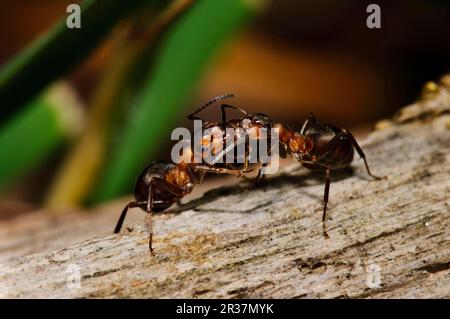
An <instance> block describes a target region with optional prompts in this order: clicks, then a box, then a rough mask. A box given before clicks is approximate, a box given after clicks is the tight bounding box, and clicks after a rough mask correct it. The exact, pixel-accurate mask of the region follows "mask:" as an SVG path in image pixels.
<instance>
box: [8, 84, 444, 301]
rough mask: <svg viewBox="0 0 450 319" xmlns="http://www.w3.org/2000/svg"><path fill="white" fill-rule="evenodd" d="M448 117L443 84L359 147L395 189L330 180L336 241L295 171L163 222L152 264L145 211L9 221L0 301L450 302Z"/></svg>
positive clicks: (211, 196)
mask: <svg viewBox="0 0 450 319" xmlns="http://www.w3.org/2000/svg"><path fill="white" fill-rule="evenodd" d="M449 113H450V80H449V78H448V77H444V78H443V79H442V80H441V83H439V84H438V85H437V88H436V87H435V88H434V89H433V90H432V91H430V92H425V94H424V97H423V98H422V99H421V100H420V101H418V102H417V103H415V104H413V105H411V106H408V107H406V108H404V109H402V111H401V112H400V113H399V114H397V115H396V116H395V117H394V118H393V119H391V120H384V121H381V122H379V123H378V125H377V129H376V131H374V132H373V133H371V134H370V135H369V136H368V138H367V139H365V140H364V141H360V142H361V143H360V144H361V145H362V147H363V149H364V151H365V153H366V155H367V158H368V161H369V165H370V166H371V169H372V171H373V173H375V174H378V175H385V176H387V177H388V178H387V179H386V180H373V179H371V178H370V177H369V176H368V175H367V174H366V171H365V168H364V164H363V161H362V160H358V158H357V157H356V158H355V161H354V163H353V164H352V169H351V170H345V171H341V172H334V173H333V175H332V184H331V192H330V203H329V211H328V214H329V218H328V219H327V227H328V233H329V235H330V238H329V239H326V238H324V237H323V235H322V223H321V210H322V206H321V201H322V196H323V188H324V183H323V176H321V175H318V174H314V173H311V172H308V171H307V170H305V169H302V168H301V167H300V166H299V165H298V164H297V163H295V162H292V164H291V165H289V166H288V167H287V168H284V169H282V171H281V172H280V173H279V174H277V175H273V176H269V177H268V178H267V179H266V180H265V182H264V183H262V184H261V185H259V186H258V187H256V188H254V189H252V190H250V191H247V190H246V184H245V182H241V183H235V184H233V185H231V186H227V187H221V188H218V189H213V190H211V191H208V192H206V193H205V194H204V195H203V197H201V198H198V199H195V200H192V201H189V202H187V203H186V204H185V205H183V206H181V207H177V208H174V209H172V210H169V211H168V212H165V213H161V214H156V215H154V230H155V237H154V248H155V253H156V255H155V256H154V257H151V256H150V254H149V251H148V229H147V226H146V224H145V223H144V222H143V221H142V218H143V215H144V214H143V213H142V212H140V211H139V210H132V211H130V213H129V218H130V219H127V221H126V223H127V228H128V230H124V231H123V232H122V234H118V235H111V234H110V231H111V229H112V228H113V226H114V223H115V219H116V218H117V217H118V214H119V213H120V211H121V209H122V207H123V205H124V203H125V202H126V201H125V200H120V201H118V202H115V203H111V204H108V205H106V206H103V207H99V208H96V209H95V210H94V211H95V212H93V213H91V214H88V213H82V212H73V213H71V214H66V215H57V216H54V215H50V214H48V212H46V211H40V212H36V213H33V214H28V215H21V216H19V217H17V218H12V219H11V218H9V219H6V220H2V221H0V263H1V264H0V297H3V298H17V297H20V298H23V297H29V298H104V297H106V298H110V297H112V298H114V297H126V298H147V297H150V298H170V297H175V298H181V297H183V298H246V297H249V298H342V297H344V298H346V297H350V298H391V297H395V298H413V297H417V298H448V297H449V296H450V115H449ZM131 224H133V225H132V226H131ZM78 273H79V275H80V282H79V286H77V285H76V278H75V277H74V276H76V275H77V274H78ZM74 278H75V279H74Z"/></svg>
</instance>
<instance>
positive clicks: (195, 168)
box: [114, 161, 242, 255]
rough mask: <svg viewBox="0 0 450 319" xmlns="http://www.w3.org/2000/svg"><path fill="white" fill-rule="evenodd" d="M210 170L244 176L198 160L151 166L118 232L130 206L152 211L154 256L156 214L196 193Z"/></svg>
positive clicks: (138, 184)
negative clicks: (197, 161)
mask: <svg viewBox="0 0 450 319" xmlns="http://www.w3.org/2000/svg"><path fill="white" fill-rule="evenodd" d="M206 173H216V174H235V175H241V174H242V172H241V171H239V170H230V169H226V168H216V167H208V166H205V165H202V164H196V163H184V162H180V163H178V164H174V163H170V162H165V161H159V162H153V163H151V164H150V165H148V166H147V167H146V168H145V169H144V170H143V171H142V172H141V174H140V175H139V177H138V179H137V181H136V185H135V188H134V198H135V200H134V201H132V202H130V203H128V204H127V205H126V206H125V208H124V209H123V211H122V214H121V215H120V217H119V220H118V221H117V225H116V228H115V229H114V233H118V232H120V229H121V228H122V225H123V222H124V220H125V216H126V214H127V211H128V209H129V208H133V207H139V208H141V209H143V210H144V211H145V212H146V213H148V219H149V227H150V234H149V249H150V252H151V254H152V255H153V245H152V241H153V227H152V226H153V224H152V213H154V212H160V211H163V210H165V209H167V208H169V207H170V206H171V205H172V204H174V203H175V202H177V201H179V200H180V199H181V198H183V197H184V196H186V195H187V194H189V193H190V192H192V190H193V188H194V186H195V184H199V183H201V182H202V181H203V178H204V176H205V174H206Z"/></svg>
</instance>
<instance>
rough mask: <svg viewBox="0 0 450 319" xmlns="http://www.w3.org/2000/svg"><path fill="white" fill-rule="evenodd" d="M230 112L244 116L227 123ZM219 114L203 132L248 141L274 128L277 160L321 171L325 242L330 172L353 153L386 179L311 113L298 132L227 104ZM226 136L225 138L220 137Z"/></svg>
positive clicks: (353, 144)
mask: <svg viewBox="0 0 450 319" xmlns="http://www.w3.org/2000/svg"><path fill="white" fill-rule="evenodd" d="M231 97H234V95H233V94H225V95H221V96H218V97H216V98H213V99H211V100H210V101H209V102H207V103H206V104H204V105H203V106H202V107H200V108H199V109H198V110H196V111H194V112H193V113H192V114H190V115H189V116H188V118H189V119H191V120H195V119H199V118H198V117H195V115H196V114H197V113H199V112H200V111H202V110H204V109H205V108H207V107H208V106H210V105H212V104H213V103H215V102H217V101H220V100H223V99H226V98H231ZM226 108H231V109H235V110H238V111H240V112H241V113H242V114H243V115H244V116H243V117H242V118H240V119H232V120H230V121H227V120H226V114H225V109H226ZM221 111H222V122H221V123H220V124H219V123H217V122H214V123H206V124H205V125H204V126H203V129H206V128H211V127H214V128H216V127H218V126H219V125H220V129H221V130H222V133H223V130H224V129H225V128H228V127H231V128H242V129H244V130H245V131H246V132H247V133H249V136H250V137H254V138H255V137H256V138H261V137H262V136H263V135H262V134H260V132H259V128H266V129H271V128H276V129H278V132H279V137H280V144H281V145H282V148H281V151H282V152H280V156H281V157H283V158H285V157H286V155H287V154H289V155H291V156H292V157H293V158H294V159H295V160H297V161H298V162H299V163H300V165H301V166H303V167H305V168H307V169H309V170H314V171H322V172H324V173H325V191H324V195H323V214H322V225H323V226H322V227H323V234H324V236H325V237H326V238H328V237H329V236H328V234H327V231H326V225H325V220H326V212H327V205H328V196H329V191H330V183H331V171H332V170H338V169H342V168H345V167H348V166H350V164H351V163H352V161H353V157H354V150H356V152H357V153H358V155H359V156H360V157H361V158H362V159H363V160H364V165H365V167H366V170H367V173H368V174H369V175H370V176H371V177H373V178H374V179H377V180H379V179H382V178H385V177H378V176H376V175H374V174H372V172H371V171H370V168H369V165H368V163H367V159H366V156H365V154H364V152H363V150H362V149H361V147H360V146H359V144H358V142H357V141H356V139H355V137H354V136H353V135H352V134H351V133H350V132H349V131H347V130H346V129H342V128H338V127H336V126H334V125H331V124H325V123H319V122H317V121H316V118H315V116H314V115H313V114H312V113H310V114H309V116H308V118H307V119H306V121H305V122H304V123H303V126H302V128H301V129H300V131H299V132H296V131H294V130H292V129H290V128H288V127H287V126H284V125H283V124H281V123H277V124H275V125H274V124H273V122H272V120H271V119H270V118H269V117H268V116H267V115H265V114H262V113H256V114H249V113H247V112H246V111H245V110H243V109H241V108H238V107H235V106H231V105H228V104H222V105H221ZM255 129H256V130H255ZM221 136H226V135H221ZM225 142H226V141H225V138H224V139H223V140H222V141H219V143H222V145H223V147H225V144H226V143H225ZM247 155H248V152H246V155H245V156H246V158H245V166H244V169H246V168H247V165H248V163H247ZM267 164H268V163H261V164H260V168H259V171H258V174H257V176H256V178H255V179H254V180H253V181H252V183H251V184H250V187H249V188H251V187H252V186H254V185H255V184H256V183H257V182H258V181H259V180H260V179H261V177H263V176H262V175H261V172H262V168H263V167H264V166H266V165H267Z"/></svg>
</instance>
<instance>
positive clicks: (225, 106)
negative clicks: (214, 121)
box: [220, 104, 248, 127]
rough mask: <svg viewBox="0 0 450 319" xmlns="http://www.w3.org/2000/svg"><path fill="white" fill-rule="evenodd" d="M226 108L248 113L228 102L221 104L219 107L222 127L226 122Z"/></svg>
mask: <svg viewBox="0 0 450 319" xmlns="http://www.w3.org/2000/svg"><path fill="white" fill-rule="evenodd" d="M226 108H229V109H233V110H237V111H240V112H241V113H243V114H244V115H248V113H247V112H246V111H245V110H243V109H241V108H240V107H237V106H233V105H229V104H222V105H221V106H220V109H221V110H222V125H223V127H226V124H227V117H226V111H225V109H226Z"/></svg>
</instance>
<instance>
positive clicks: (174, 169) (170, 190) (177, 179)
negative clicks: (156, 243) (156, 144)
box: [114, 95, 266, 255]
mask: <svg viewBox="0 0 450 319" xmlns="http://www.w3.org/2000/svg"><path fill="white" fill-rule="evenodd" d="M232 96H233V95H223V96H219V97H216V98H214V99H212V100H210V101H208V102H207V103H205V104H204V105H203V106H202V107H200V108H199V109H198V110H197V111H195V112H194V113H192V114H191V115H189V116H188V118H189V119H191V120H195V119H198V118H196V117H195V114H197V113H198V112H200V111H201V110H203V109H205V108H206V107H208V106H209V105H211V104H212V103H214V102H216V101H220V100H221V99H225V98H228V97H232ZM227 107H228V108H233V109H238V108H236V107H234V106H229V105H222V123H221V124H220V125H219V123H215V122H214V123H206V124H205V125H204V126H203V129H207V128H216V127H217V128H218V129H220V130H221V131H222V132H224V131H225V129H226V127H232V128H240V129H242V130H244V131H246V132H249V133H253V134H256V135H258V128H260V127H262V126H264V125H266V123H265V122H264V120H265V118H259V117H258V116H257V115H255V116H247V117H244V118H242V119H241V120H240V121H233V120H232V121H228V122H227V121H226V117H225V108H227ZM239 110H241V111H242V112H245V111H243V110H242V109H239ZM245 113H246V112H245ZM246 114H247V113H246ZM253 130H256V131H255V132H253ZM224 136H225V135H224ZM203 142H204V144H205V146H207V145H208V144H210V143H215V142H216V141H215V140H214V136H212V135H208V136H206V135H204V136H203ZM220 143H223V144H225V143H226V137H223V140H222V141H221V142H220ZM190 155H191V156H190V157H191V158H190V162H189V163H186V162H183V161H182V162H180V163H178V164H174V163H170V162H162V161H161V162H153V163H151V164H150V165H148V166H147V167H146V168H145V169H144V170H143V171H142V172H141V174H140V175H139V177H138V179H137V181H136V185H135V189H134V197H135V201H132V202H130V203H128V204H127V205H126V206H125V208H124V209H123V211H122V214H121V215H120V217H119V220H118V221H117V225H116V228H115V229H114V233H118V232H120V229H121V228H122V225H123V222H124V220H125V217H126V214H127V212H128V209H129V208H134V207H139V208H141V209H143V210H144V211H145V212H146V213H148V214H149V215H148V216H149V226H150V234H149V249H150V253H151V254H152V255H153V246H152V241H153V229H152V225H153V224H152V213H153V212H160V211H163V210H165V209H167V208H169V207H170V206H171V205H172V204H174V203H175V202H178V201H179V200H180V199H181V198H183V197H184V196H186V195H187V194H189V193H190V192H191V191H192V190H193V188H194V185H195V184H199V183H201V182H202V181H203V179H204V176H205V174H206V173H215V174H234V175H238V176H241V175H243V174H245V173H247V172H249V170H248V169H247V166H245V167H244V168H243V169H241V170H239V169H235V168H234V167H232V168H229V167H219V165H211V164H208V163H205V162H202V163H194V161H193V159H194V158H193V157H194V151H193V150H192V149H191V151H190ZM202 158H203V157H202Z"/></svg>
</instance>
